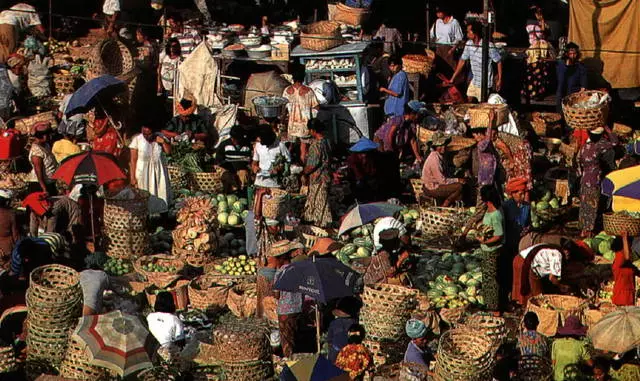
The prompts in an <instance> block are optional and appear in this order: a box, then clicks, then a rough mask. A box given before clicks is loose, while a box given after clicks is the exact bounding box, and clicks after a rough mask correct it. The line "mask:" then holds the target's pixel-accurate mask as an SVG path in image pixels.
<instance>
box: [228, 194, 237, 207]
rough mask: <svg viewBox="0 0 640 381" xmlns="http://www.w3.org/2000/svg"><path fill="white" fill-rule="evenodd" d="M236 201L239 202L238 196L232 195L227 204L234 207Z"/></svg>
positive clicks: (229, 196)
mask: <svg viewBox="0 0 640 381" xmlns="http://www.w3.org/2000/svg"><path fill="white" fill-rule="evenodd" d="M236 201H238V196H236V195H235V194H230V195H228V196H227V203H228V204H229V205H233V203H235V202H236Z"/></svg>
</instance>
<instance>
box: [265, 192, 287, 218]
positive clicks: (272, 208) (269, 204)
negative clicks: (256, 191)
mask: <svg viewBox="0 0 640 381" xmlns="http://www.w3.org/2000/svg"><path fill="white" fill-rule="evenodd" d="M288 199H289V195H288V193H287V192H286V191H283V190H280V189H273V190H271V194H270V195H264V196H263V197H262V216H264V217H265V218H270V219H272V220H278V219H280V218H282V217H284V215H285V214H286V212H287V210H288V203H287V200H288Z"/></svg>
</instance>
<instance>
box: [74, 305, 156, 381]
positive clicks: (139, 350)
mask: <svg viewBox="0 0 640 381" xmlns="http://www.w3.org/2000/svg"><path fill="white" fill-rule="evenodd" d="M73 334H74V335H75V336H76V337H77V338H78V339H79V340H80V341H82V342H83V343H85V344H86V345H87V353H88V354H89V357H90V359H91V364H93V365H97V366H102V367H104V368H107V369H111V370H113V371H114V372H116V373H118V374H119V375H120V376H122V377H126V376H127V375H130V374H132V373H135V372H137V371H139V370H142V369H146V368H151V367H153V364H152V363H151V357H150V354H152V353H153V352H154V351H155V349H156V347H157V341H156V340H155V338H154V337H153V335H151V334H150V333H149V331H148V330H147V329H146V328H145V327H144V325H143V324H142V323H141V322H140V319H138V318H137V317H136V316H133V315H127V314H123V313H122V312H120V311H113V312H109V313H108V314H104V315H91V316H84V317H82V318H81V319H80V322H79V323H78V326H77V327H76V329H75V331H74V332H73Z"/></svg>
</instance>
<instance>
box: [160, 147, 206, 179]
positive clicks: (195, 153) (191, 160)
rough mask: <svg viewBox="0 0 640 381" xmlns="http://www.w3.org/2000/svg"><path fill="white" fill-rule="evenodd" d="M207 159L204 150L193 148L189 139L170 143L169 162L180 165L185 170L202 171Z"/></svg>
mask: <svg viewBox="0 0 640 381" xmlns="http://www.w3.org/2000/svg"><path fill="white" fill-rule="evenodd" d="M206 161H207V155H206V152H205V150H203V149H197V150H195V149H194V148H193V145H192V144H191V142H189V141H179V142H174V143H173V144H172V145H171V155H170V156H169V164H171V165H177V166H179V167H181V168H182V169H183V170H184V171H185V172H203V169H202V167H203V166H204V165H205V163H206Z"/></svg>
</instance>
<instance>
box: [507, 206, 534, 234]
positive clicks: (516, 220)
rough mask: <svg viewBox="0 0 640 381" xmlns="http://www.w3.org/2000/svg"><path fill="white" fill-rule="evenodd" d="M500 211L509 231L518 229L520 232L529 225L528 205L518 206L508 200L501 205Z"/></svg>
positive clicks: (529, 207) (529, 211) (529, 209)
mask: <svg viewBox="0 0 640 381" xmlns="http://www.w3.org/2000/svg"><path fill="white" fill-rule="evenodd" d="M502 210H503V212H504V219H505V221H506V224H507V225H506V226H507V229H509V230H511V229H512V228H514V229H515V228H518V231H522V229H523V228H525V227H527V226H529V224H530V223H531V221H530V218H531V205H529V204H525V203H522V204H520V206H518V204H516V202H515V201H513V200H512V199H509V200H507V201H505V202H504V204H503V205H502Z"/></svg>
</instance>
